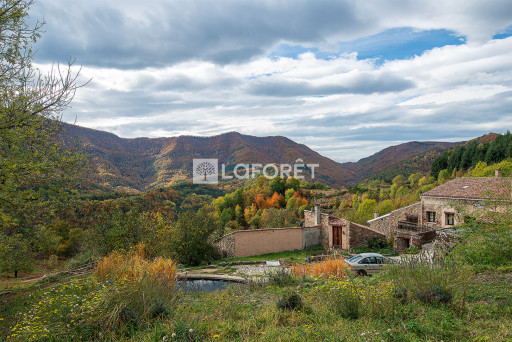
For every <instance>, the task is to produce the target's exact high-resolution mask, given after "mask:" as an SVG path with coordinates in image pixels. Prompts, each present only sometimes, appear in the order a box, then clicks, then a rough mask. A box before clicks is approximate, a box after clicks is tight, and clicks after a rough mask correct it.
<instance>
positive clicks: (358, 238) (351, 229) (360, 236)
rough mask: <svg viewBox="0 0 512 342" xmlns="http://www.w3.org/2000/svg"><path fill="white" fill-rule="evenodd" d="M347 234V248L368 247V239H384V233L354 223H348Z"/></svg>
mask: <svg viewBox="0 0 512 342" xmlns="http://www.w3.org/2000/svg"><path fill="white" fill-rule="evenodd" d="M348 234H349V239H348V241H349V246H348V247H349V248H359V247H368V241H369V240H370V239H372V238H374V237H383V238H385V237H386V235H385V234H384V233H382V232H380V231H378V230H374V229H371V228H369V227H366V226H363V225H360V224H357V223H354V222H349V226H348Z"/></svg>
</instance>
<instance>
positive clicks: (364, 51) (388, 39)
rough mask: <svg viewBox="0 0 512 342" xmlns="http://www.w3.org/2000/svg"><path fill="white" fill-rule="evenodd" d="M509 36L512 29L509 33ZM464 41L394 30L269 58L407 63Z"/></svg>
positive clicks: (282, 50)
mask: <svg viewBox="0 0 512 342" xmlns="http://www.w3.org/2000/svg"><path fill="white" fill-rule="evenodd" d="M508 32H509V35H510V34H512V29H511V30H509V31H508ZM465 43H466V38H465V37H463V36H460V35H457V34H456V33H455V32H454V31H449V30H427V31H420V30H415V29H412V28H408V27H407V28H396V29H390V30H386V31H384V32H382V33H379V34H376V35H373V36H369V37H364V38H359V39H356V40H353V41H351V42H341V43H339V44H338V51H321V50H319V49H318V48H307V47H303V46H301V45H289V44H281V45H279V46H278V47H277V48H275V49H274V50H273V51H272V53H271V54H270V58H279V57H290V58H297V56H299V55H300V54H302V53H305V52H312V53H314V54H315V56H316V57H317V58H321V59H331V58H333V57H335V56H339V55H341V54H344V53H352V52H357V54H358V59H367V58H374V59H377V60H380V61H384V60H394V59H407V58H412V57H414V56H415V55H421V54H422V53H423V52H425V51H427V50H432V49H433V48H436V47H442V46H445V45H461V44H465Z"/></svg>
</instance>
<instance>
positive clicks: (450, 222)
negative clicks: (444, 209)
mask: <svg viewBox="0 0 512 342" xmlns="http://www.w3.org/2000/svg"><path fill="white" fill-rule="evenodd" d="M445 217H446V224H447V225H448V226H453V225H454V224H455V214H453V213H445Z"/></svg>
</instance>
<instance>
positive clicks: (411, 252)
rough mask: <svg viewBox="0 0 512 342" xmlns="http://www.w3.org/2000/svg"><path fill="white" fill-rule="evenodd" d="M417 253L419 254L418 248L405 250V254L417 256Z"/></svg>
mask: <svg viewBox="0 0 512 342" xmlns="http://www.w3.org/2000/svg"><path fill="white" fill-rule="evenodd" d="M419 252H421V249H420V248H419V247H409V248H406V249H405V253H406V254H418V253H419Z"/></svg>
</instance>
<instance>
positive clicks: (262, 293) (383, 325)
mask: <svg viewBox="0 0 512 342" xmlns="http://www.w3.org/2000/svg"><path fill="white" fill-rule="evenodd" d="M388 279H389V276H386V275H385V274H382V275H376V276H373V277H363V278H361V277H358V278H354V279H353V280H349V281H352V282H353V284H354V286H355V288H358V289H360V290H358V291H363V292H361V293H367V291H368V289H378V288H379V286H381V285H380V284H383V282H387V281H388ZM344 282H346V281H342V282H337V281H335V280H301V281H300V286H297V284H298V283H297V282H295V283H293V284H290V285H286V284H285V285H284V286H283V285H280V286H269V285H267V286H263V285H258V286H256V285H255V286H251V285H248V286H246V287H244V286H239V285H234V286H232V287H230V288H228V289H227V290H225V291H222V292H216V293H199V294H187V295H180V296H179V297H178V298H177V299H176V301H175V303H174V305H173V306H172V308H170V310H169V313H168V315H166V316H164V317H159V318H154V319H153V320H152V321H151V322H150V324H149V325H144V326H142V325H141V326H139V327H138V328H134V329H132V330H131V331H128V332H127V331H124V333H123V334H121V335H119V334H118V335H115V334H114V333H113V332H112V331H106V330H105V331H103V330H101V329H100V328H98V326H95V325H94V324H91V325H90V326H88V329H93V331H92V332H91V331H90V330H85V331H86V332H87V331H88V333H89V335H88V336H89V337H90V336H102V338H103V339H107V338H113V339H114V340H120V341H123V340H125V341H162V340H163V339H164V337H165V336H167V339H168V340H169V341H173V340H176V341H242V340H249V341H278V340H281V341H382V340H384V341H411V342H412V341H441V340H443V341H510V340H512V312H511V309H510V308H511V304H512V303H511V301H510V297H511V296H510V293H511V289H512V274H498V273H485V274H478V275H477V276H476V277H475V278H474V279H470V280H469V281H468V287H467V290H466V292H465V294H466V302H465V306H464V307H463V306H462V305H461V301H462V298H463V297H464V291H463V288H462V287H457V288H455V292H454V301H453V303H451V304H431V305H428V304H425V303H422V302H420V301H407V302H406V303H403V304H400V303H399V302H398V301H397V302H390V304H389V305H387V306H386V307H384V308H382V309H380V308H379V307H378V306H376V307H374V308H373V310H377V311H376V312H374V314H368V312H369V311H368V310H367V309H365V307H362V310H360V312H361V315H358V316H357V317H358V318H350V317H351V316H350V315H349V316H347V315H346V314H343V312H344V311H343V310H341V311H340V310H337V309H339V308H341V307H340V306H342V305H345V304H344V303H345V301H344V300H343V299H341V300H339V301H333V297H332V296H333V294H335V293H337V292H336V290H335V289H334V288H335V287H336V286H338V287H339V286H340V284H343V283H344ZM91 289H92V288H91ZM91 289H89V288H88V287H84V288H83V289H80V288H79V289H78V290H77V288H76V287H75V288H73V287H69V286H68V287H63V286H61V285H58V286H56V287H55V290H53V291H50V290H49V289H41V290H36V291H34V290H33V291H31V292H26V293H17V294H15V295H13V296H11V297H8V298H7V297H3V298H0V341H2V339H4V338H5V336H7V335H8V334H9V333H10V327H11V326H12V325H13V324H15V323H16V321H20V318H21V316H22V315H23V314H25V313H28V312H29V311H30V310H34V308H39V310H40V311H38V312H33V313H35V314H41V319H46V320H49V322H50V323H49V324H48V327H50V330H51V329H53V328H54V327H55V325H56V324H57V323H58V322H59V320H60V319H61V320H62V323H67V321H66V320H68V319H69V320H70V319H72V318H73V317H74V316H73V315H69V307H70V305H71V304H73V303H75V302H76V303H80V301H81V298H82V296H83V298H87V301H86V302H87V303H91V301H93V298H94V296H93V294H94V289H92V292H91V291H89V290H91ZM365 289H366V290H365ZM86 290H87V291H86ZM333 291H334V292H333ZM109 292H110V291H109ZM290 292H295V293H297V294H298V295H300V298H301V300H302V307H301V308H300V309H297V310H287V309H280V308H279V307H278V305H277V303H278V301H279V299H281V298H283V296H284V295H286V294H287V293H290ZM73 296H78V298H77V297H73ZM70 298H72V301H71V302H69V300H70ZM52 299H53V301H52ZM59 300H60V301H59ZM43 301H46V302H48V303H49V302H51V303H52V304H51V305H50V304H48V305H46V304H45V305H43V306H42V305H41V304H39V303H41V302H43ZM66 301H68V302H69V303H71V304H69V303H68V304H66ZM73 305H74V304H73ZM333 305H334V306H333ZM336 306H338V307H336ZM54 310H57V312H56V313H55V312H54ZM379 310H384V311H381V312H380V313H381V314H379ZM18 312H20V313H22V315H19V314H17V313H18ZM59 315H62V316H63V318H58V317H60V316H59ZM52 317H53V318H52ZM56 317H57V318H56ZM95 317H96V316H95V315H92V316H89V317H88V319H92V320H93V321H90V322H89V323H94V319H95ZM344 317H348V318H344ZM52 322H53V323H52ZM63 326H64V327H65V324H64V325H63ZM82 328H83V329H85V328H87V327H82ZM72 329H74V330H71V331H70V333H68V334H66V330H65V329H64V330H63V331H60V333H59V335H55V336H52V335H51V334H50V336H51V337H52V338H51V340H59V336H60V340H78V339H79V337H80V336H82V335H80V333H79V332H80V331H79V330H77V329H78V327H76V326H75V328H72ZM94 329H96V330H94ZM98 329H99V330H98ZM94 331H95V332H94ZM100 334H102V335H100ZM112 334H113V335H112ZM172 334H175V336H174V337H172V336H173V335H172ZM83 336H87V335H83ZM14 340H16V339H14ZM34 340H36V341H37V340H40V341H45V339H44V338H39V337H38V336H36V338H35V339H34ZM83 340H87V339H86V338H85V337H83Z"/></svg>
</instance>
